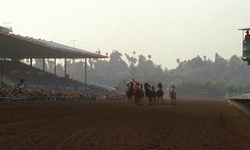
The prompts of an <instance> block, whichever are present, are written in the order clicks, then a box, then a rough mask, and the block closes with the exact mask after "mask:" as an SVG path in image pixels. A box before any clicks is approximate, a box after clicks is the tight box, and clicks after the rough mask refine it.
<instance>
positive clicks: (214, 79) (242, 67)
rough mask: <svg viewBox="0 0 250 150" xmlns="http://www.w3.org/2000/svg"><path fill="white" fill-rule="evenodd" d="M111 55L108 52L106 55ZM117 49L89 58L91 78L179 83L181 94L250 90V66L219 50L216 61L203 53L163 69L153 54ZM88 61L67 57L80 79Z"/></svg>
mask: <svg viewBox="0 0 250 150" xmlns="http://www.w3.org/2000/svg"><path fill="white" fill-rule="evenodd" d="M106 55H108V54H106ZM122 56H123V55H122V53H120V52H119V51H117V50H114V51H113V52H112V53H111V54H110V55H109V59H87V66H86V67H87V79H88V80H87V81H88V83H92V84H99V85H105V86H111V87H117V88H119V89H121V90H122V91H123V90H124V89H125V86H126V83H127V82H128V81H130V80H131V79H133V78H134V79H135V80H137V81H140V82H142V83H145V82H149V83H151V84H153V85H157V84H158V83H159V82H161V83H162V84H163V89H164V90H165V91H167V90H168V88H169V86H170V85H171V84H175V86H176V90H177V91H178V94H179V95H225V94H226V93H228V94H243V93H249V92H250V82H249V81H250V67H249V66H248V65H247V63H246V62H243V61H242V60H241V58H240V57H238V56H236V55H233V56H231V58H230V59H229V60H227V59H224V58H223V57H221V56H220V55H219V54H218V53H215V58H214V61H212V60H210V59H207V58H206V56H203V57H200V56H199V55H198V56H196V57H194V58H192V59H191V60H180V59H179V58H177V59H176V63H178V66H177V67H176V68H175V69H167V68H164V69H163V68H162V66H161V65H156V64H155V63H154V62H153V60H152V59H151V57H152V56H151V55H148V56H144V55H143V54H139V55H137V54H136V52H135V51H134V52H133V55H132V56H131V55H128V54H125V55H124V56H125V58H126V59H127V60H126V61H125V60H124V59H123V57H122ZM84 61H85V60H74V59H67V61H66V65H67V74H69V77H70V78H72V79H75V80H78V81H80V82H84V80H85V70H84V68H85V63H84ZM33 66H34V67H37V68H42V62H41V61H39V60H35V64H34V65H33ZM45 70H46V71H48V72H51V73H53V72H54V62H53V60H47V61H46V63H45ZM56 73H57V75H58V76H64V66H63V65H62V64H60V63H58V64H57V66H56Z"/></svg>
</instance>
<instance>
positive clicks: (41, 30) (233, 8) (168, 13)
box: [0, 0, 250, 69]
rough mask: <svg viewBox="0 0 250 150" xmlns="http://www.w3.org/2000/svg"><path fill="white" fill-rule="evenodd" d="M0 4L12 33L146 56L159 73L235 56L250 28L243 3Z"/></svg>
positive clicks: (52, 0)
mask: <svg viewBox="0 0 250 150" xmlns="http://www.w3.org/2000/svg"><path fill="white" fill-rule="evenodd" d="M0 1H1V9H0V14H1V15H0V23H1V24H0V25H4V26H12V28H13V32H14V33H15V34H20V35H23V36H31V37H34V38H41V39H45V40H49V41H50V40H52V41H56V42H60V43H63V44H67V45H71V46H73V44H75V47H78V48H82V49H86V50H89V51H92V52H95V51H96V50H97V49H99V50H100V51H101V53H102V54H105V53H106V52H108V53H109V54H110V53H111V52H112V51H113V50H117V51H119V52H121V53H122V54H123V56H124V54H125V53H127V54H129V55H133V51H136V55H139V54H143V55H144V56H148V55H149V54H150V55H151V56H152V60H153V61H154V62H155V63H156V65H159V64H161V65H162V67H163V69H164V68H165V67H166V68H168V69H172V68H175V67H176V66H177V62H176V60H177V58H179V59H180V60H181V61H183V60H190V59H192V58H194V57H196V56H197V55H200V56H201V57H203V56H204V55H205V56H207V58H210V59H211V60H212V61H214V56H215V53H216V52H217V53H218V54H219V55H221V56H222V57H224V58H225V59H229V58H230V57H231V56H232V55H234V54H236V55H237V56H241V49H242V46H241V40H242V32H241V31H239V30H238V29H239V28H245V27H250V19H249V18H250V1H249V0H67V1H66V0H0ZM6 22H11V23H6ZM75 40H76V41H75ZM124 60H125V59H124Z"/></svg>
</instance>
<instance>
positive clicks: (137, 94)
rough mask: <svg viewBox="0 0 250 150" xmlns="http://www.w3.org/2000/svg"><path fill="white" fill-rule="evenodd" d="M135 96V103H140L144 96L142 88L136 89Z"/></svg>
mask: <svg viewBox="0 0 250 150" xmlns="http://www.w3.org/2000/svg"><path fill="white" fill-rule="evenodd" d="M133 96H134V99H135V104H137V105H140V101H141V99H142V98H143V97H144V92H143V90H142V89H134V94H133Z"/></svg>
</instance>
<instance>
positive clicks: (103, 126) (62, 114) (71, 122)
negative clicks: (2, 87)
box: [0, 98, 250, 150]
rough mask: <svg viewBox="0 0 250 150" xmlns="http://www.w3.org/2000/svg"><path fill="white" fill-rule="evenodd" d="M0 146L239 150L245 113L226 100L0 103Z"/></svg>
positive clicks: (249, 134) (246, 135)
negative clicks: (139, 102)
mask: <svg viewBox="0 0 250 150" xmlns="http://www.w3.org/2000/svg"><path fill="white" fill-rule="evenodd" d="M0 114H1V116H0V149H1V150H4V149H15V150H16V149H32V150H33V149H58V150H61V149H89V150H91V149H96V150H102V149H107V150H110V149H115V150H127V149H129V150H147V149H189V150H190V149H230V150H232V149H234V150H237V149H239V150H240V149H241V150H246V149H249V147H250V115H248V114H246V113H245V112H243V111H241V110H239V109H237V108H236V107H234V106H230V105H229V104H228V102H227V101H226V100H225V99H216V98H206V99H204V98H203V99H201V98H195V99H194V98H185V99H184V98H179V99H178V104H177V105H171V104H170V100H166V99H165V100H164V102H163V103H162V102H154V103H153V105H149V104H148V102H147V101H146V100H143V101H142V103H141V105H139V106H138V105H135V104H133V103H128V102H126V101H60V102H59V101H45V102H41V101H40V102H38V101H36V102H0Z"/></svg>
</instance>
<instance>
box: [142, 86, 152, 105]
mask: <svg viewBox="0 0 250 150" xmlns="http://www.w3.org/2000/svg"><path fill="white" fill-rule="evenodd" d="M144 89H145V97H148V100H149V104H151V101H152V100H153V98H154V92H153V91H152V90H151V89H150V85H149V83H148V82H146V83H145V84H144Z"/></svg>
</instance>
